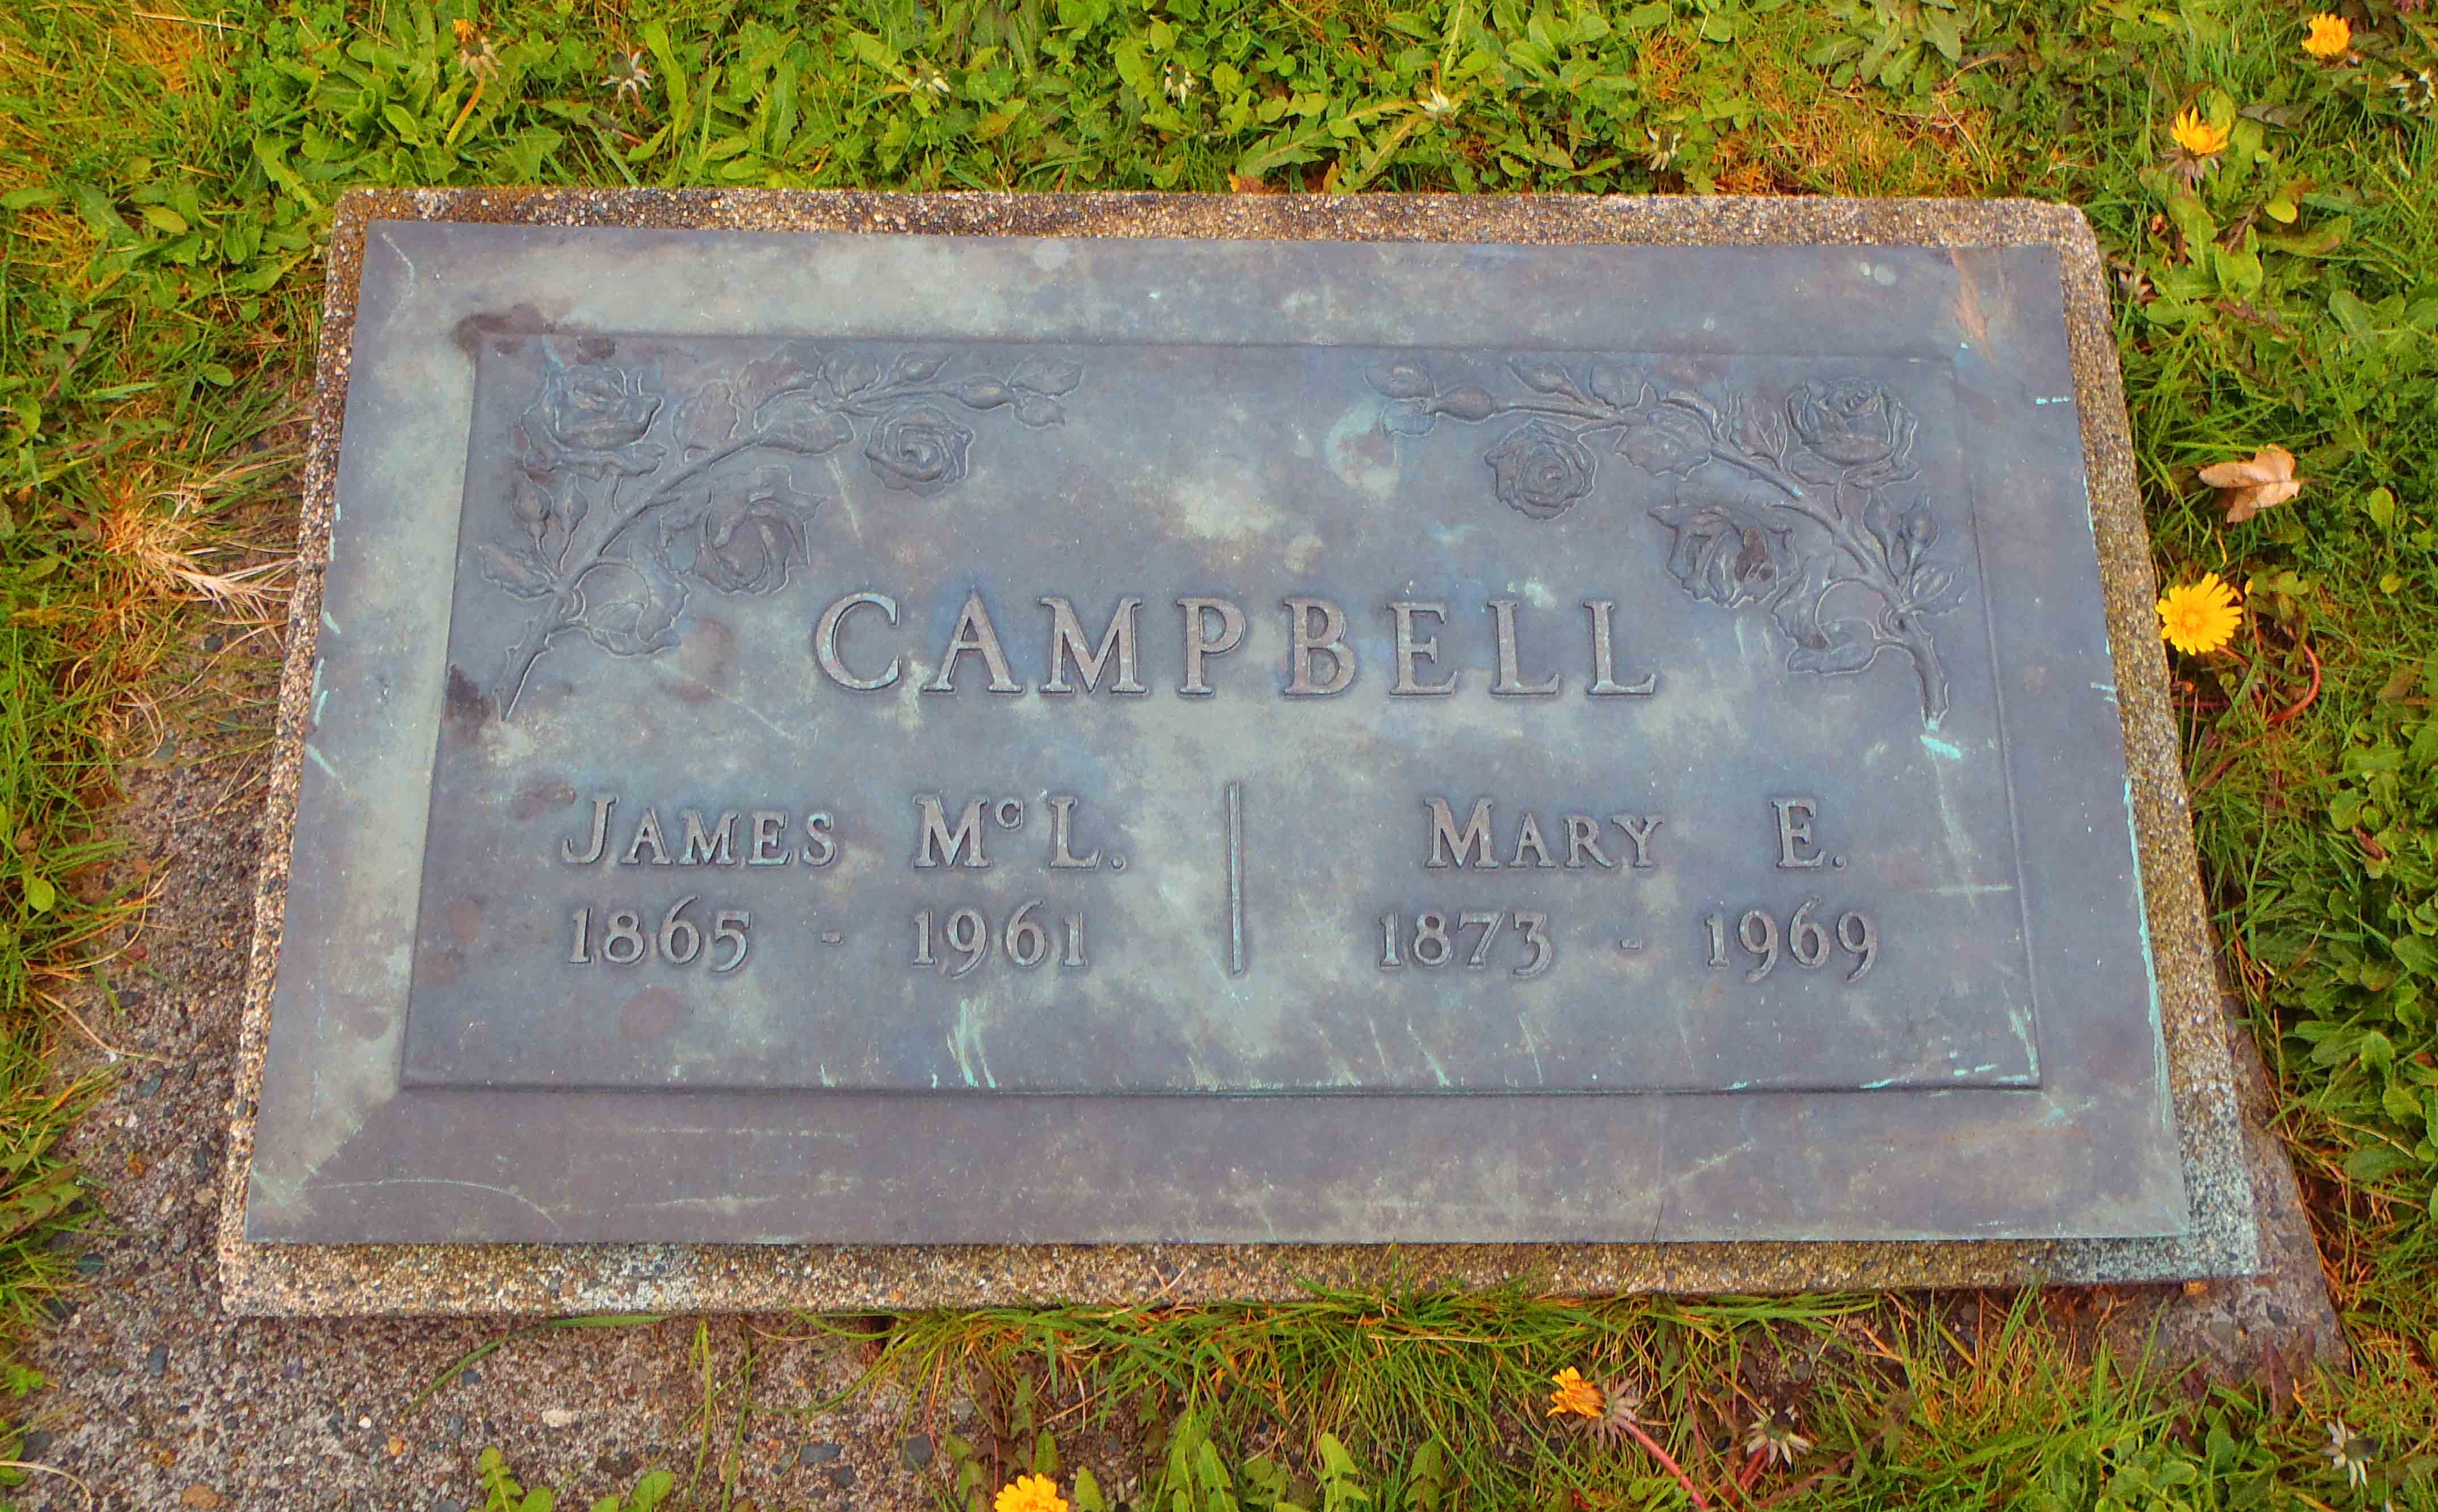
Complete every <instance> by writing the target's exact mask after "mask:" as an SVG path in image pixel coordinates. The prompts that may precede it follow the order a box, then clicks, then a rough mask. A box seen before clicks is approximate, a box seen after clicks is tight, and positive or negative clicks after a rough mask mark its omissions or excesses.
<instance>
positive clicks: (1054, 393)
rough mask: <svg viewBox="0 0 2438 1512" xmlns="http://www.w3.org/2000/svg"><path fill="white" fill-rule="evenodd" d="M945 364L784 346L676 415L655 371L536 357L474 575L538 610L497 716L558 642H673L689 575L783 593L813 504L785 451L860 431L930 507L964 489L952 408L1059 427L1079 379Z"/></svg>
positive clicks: (621, 652) (1046, 367)
mask: <svg viewBox="0 0 2438 1512" xmlns="http://www.w3.org/2000/svg"><path fill="white" fill-rule="evenodd" d="M952 360H953V359H952V358H951V357H949V356H947V355H945V354H936V353H915V352H909V353H903V354H900V355H898V356H897V357H895V358H894V359H892V360H891V361H890V362H889V364H888V366H887V368H886V369H885V370H884V369H883V367H882V365H881V362H880V360H878V359H876V358H874V356H872V355H871V354H869V353H867V352H864V351H861V350H858V349H856V348H843V349H840V350H837V351H830V352H823V351H820V350H817V349H812V348H809V347H806V346H804V344H803V343H790V344H788V345H786V346H783V347H781V348H779V349H778V350H776V351H774V352H772V353H771V354H770V355H769V356H768V357H766V358H763V359H761V360H757V361H751V362H747V363H745V364H743V365H742V366H741V367H739V368H738V369H737V370H735V371H734V372H733V374H730V375H727V376H724V377H719V378H712V379H709V380H707V381H705V382H703V383H702V384H700V385H698V387H696V388H695V389H694V390H693V391H692V392H691V393H690V394H689V395H687V396H686V397H685V398H684V400H683V402H681V403H677V404H672V403H671V402H670V400H671V395H670V393H669V392H668V390H667V388H666V386H665V385H664V384H663V383H662V378H661V374H660V367H659V364H658V363H657V362H655V363H650V364H645V365H621V364H617V363H613V362H609V361H593V362H583V363H577V364H571V363H568V362H565V361H563V360H560V358H559V356H558V353H557V351H556V349H555V348H554V347H552V346H550V345H545V346H544V347H543V348H542V361H543V373H542V383H541V390H540V392H539V394H538V395H536V396H535V397H534V399H533V402H532V403H531V404H530V405H529V406H528V407H527V408H526V410H525V411H524V413H522V415H521V416H520V417H519V419H518V420H517V421H516V422H515V423H514V425H513V426H512V427H511V429H510V442H511V448H512V457H513V460H514V462H515V464H516V468H515V473H514V476H513V478H512V481H511V485H510V494H509V500H508V516H509V520H508V523H509V526H510V527H511V528H510V529H509V530H507V531H506V532H505V533H503V534H502V535H500V536H496V537H495V538H493V539H491V540H487V541H485V542H483V543H482V544H481V546H480V547H479V549H478V550H479V554H480V555H481V557H482V560H483V571H484V575H485V576H486V577H488V578H489V579H490V580H491V581H492V582H493V583H494V584H496V585H498V586H499V587H500V588H502V589H505V590H506V591H507V592H509V593H511V594H513V595H515V596H516V597H519V598H522V599H529V600H533V601H536V602H537V605H538V607H537V608H536V610H535V613H534V616H533V618H532V619H531V620H530V621H529V622H527V624H526V625H525V629H524V632H523V634H522V635H521V636H520V637H519V638H518V641H517V643H516V644H515V645H513V646H511V647H510V648H509V650H508V653H507V659H506V665H505V668H504V670H503V673H502V675H501V677H500V681H499V683H498V684H497V686H496V687H495V689H494V690H493V694H492V699H493V704H494V706H495V707H496V708H497V709H498V711H499V713H500V717H501V718H502V719H503V720H504V719H506V718H508V717H509V716H510V715H511V714H513V713H514V712H516V707H517V703H518V700H519V699H521V697H522V696H523V694H524V689H525V684H526V683H527V681H528V680H530V679H531V677H532V676H533V670H534V666H535V664H536V663H538V662H539V660H540V659H541V658H542V655H543V653H545V652H546V651H548V650H549V649H550V647H551V644H552V642H555V641H556V640H557V639H558V638H559V637H560V636H563V635H565V634H567V633H569V632H570V631H581V632H583V634H584V635H585V636H586V637H588V638H589V639H590V640H592V642H593V643H594V644H596V645H598V646H600V647H601V649H603V650H604V651H607V652H609V654H610V655H612V656H648V655H651V654H653V653H655V652H659V651H662V650H666V649H667V648H668V647H670V646H672V645H675V644H676V643H677V639H678V637H677V620H678V616H679V614H680V613H681V612H682V611H683V609H684V608H685V604H686V597H687V588H686V582H685V579H686V577H687V576H689V575H691V576H692V577H693V578H694V579H696V580H698V581H699V582H700V583H702V584H703V585H704V586H706V587H708V588H710V589H713V590H715V591H716V592H721V593H775V592H777V591H779V590H780V589H784V588H786V586H787V579H788V575H789V573H790V572H791V571H792V570H793V569H794V567H795V566H796V565H797V564H798V563H804V564H807V565H809V563H810V560H811V557H810V548H809V546H808V545H807V541H806V534H805V526H806V522H807V521H808V520H809V519H810V518H811V516H812V513H813V511H814V510H815V509H816V508H818V507H819V505H820V503H821V501H820V500H818V499H813V498H809V497H806V496H804V495H802V494H799V493H798V492H797V491H796V489H795V484H794V480H793V478H792V476H791V475H790V473H789V472H788V470H787V467H786V466H785V463H784V458H785V457H786V456H799V457H812V456H821V455H823V454H825V453H827V452H831V451H835V450H837V449H838V448H840V447H843V446H846V445H848V444H850V443H851V442H853V441H854V440H855V439H856V437H857V434H858V432H860V433H861V434H862V435H863V437H864V445H863V458H864V462H865V464H866V466H868V467H869V468H870V469H871V471H872V473H873V475H874V477H876V478H878V479H879V480H880V482H881V484H882V486H883V487H885V488H887V489H890V490H892V491H893V492H902V493H907V494H910V495H912V496H913V497H915V498H917V499H928V498H931V497H933V496H934V495H937V494H940V493H942V492H945V490H947V489H949V488H952V487H954V486H955V485H956V484H958V483H962V482H963V481H964V477H965V470H966V449H967V448H968V447H970V446H971V445H972V443H973V440H974V432H973V431H971V430H970V429H969V428H967V427H966V426H964V425H963V424H961V423H960V422H958V421H957V420H956V419H954V418H953V417H952V412H953V409H955V408H962V409H964V410H970V411H977V412H979V411H986V410H1005V411H1006V412H1007V413H1010V414H1012V415H1013V416H1014V417H1015V418H1016V422H1017V423H1018V424H1020V425H1024V426H1027V427H1030V428H1033V429H1041V428H1044V427H1048V426H1054V425H1059V424H1062V423H1064V421H1065V419H1066V412H1065V410H1064V409H1063V407H1062V406H1061V405H1060V404H1059V402H1058V399H1059V396H1062V395H1065V394H1068V393H1069V392H1071V391H1072V390H1073V389H1074V388H1075V386H1076V385H1077V384H1078V383H1080V382H1081V381H1082V380H1083V369H1082V368H1081V367H1080V366H1078V365H1077V364H1076V363H1074V362H1071V361H1069V360H1065V359H1063V358H1055V357H1051V356H1049V355H1046V354H1035V355H1033V356H1031V357H1028V358H1026V359H1024V360H1022V361H1020V362H1019V363H1017V365H1016V368H1015V370H1014V371H1012V372H1011V373H1009V374H1008V375H1007V376H1005V377H1003V378H1002V377H997V376H993V375H990V374H986V373H977V374H972V375H968V376H966V377H963V378H954V379H951V378H947V377H945V373H946V370H947V368H948V366H949V365H950V363H951V361H952ZM755 451H760V452H764V453H767V454H769V455H771V456H772V457H774V458H777V459H780V460H779V461H778V462H777V464H776V465H772V464H771V463H768V462H765V463H763V464H761V465H758V466H754V467H753V468H752V470H751V472H750V474H749V473H748V472H747V471H746V469H745V468H744V467H743V466H733V467H732V466H726V465H727V464H729V463H730V462H731V461H732V460H733V459H736V458H739V457H743V456H745V455H746V454H747V453H750V452H755ZM647 519H648V520H651V521H654V522H655V523H656V524H657V525H658V530H657V532H655V533H652V534H651V536H649V538H648V539H642V540H639V539H638V536H637V535H636V534H635V533H634V531H633V527H634V526H636V525H637V524H639V523H641V522H643V521H645V520H647ZM681 548H685V549H690V555H688V556H686V557H685V559H684V560H683V562H682V564H680V559H679V553H680V549H681Z"/></svg>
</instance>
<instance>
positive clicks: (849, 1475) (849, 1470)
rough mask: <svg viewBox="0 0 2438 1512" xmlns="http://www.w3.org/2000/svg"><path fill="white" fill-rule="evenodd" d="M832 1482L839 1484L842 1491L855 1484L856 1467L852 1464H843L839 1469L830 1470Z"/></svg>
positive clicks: (832, 1483)
mask: <svg viewBox="0 0 2438 1512" xmlns="http://www.w3.org/2000/svg"><path fill="white" fill-rule="evenodd" d="M830 1484H831V1485H832V1486H837V1487H838V1488H839V1490H841V1491H843V1490H845V1489H846V1488H847V1487H849V1486H853V1485H854V1484H855V1467H854V1466H852V1465H841V1466H839V1468H837V1469H834V1470H832V1471H830Z"/></svg>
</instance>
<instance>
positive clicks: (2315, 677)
mask: <svg viewBox="0 0 2438 1512" xmlns="http://www.w3.org/2000/svg"><path fill="white" fill-rule="evenodd" d="M2299 644H2300V645H2301V646H2302V648H2303V655H2304V656H2306V657H2307V658H2309V659H2310V662H2311V686H2310V687H2308V688H2306V689H2305V690H2304V691H2303V696H2302V697H2300V698H2297V699H2295V700H2294V702H2293V703H2292V705H2290V706H2289V707H2288V708H2285V709H2282V710H2280V711H2278V712H2276V713H2273V714H2270V716H2269V722H2270V724H2272V725H2282V724H2284V723H2285V722H2286V721H2288V719H2291V718H2293V717H2294V716H2295V715H2296V714H2299V713H2301V712H2303V711H2304V710H2306V709H2308V708H2310V707H2311V700H2312V699H2314V698H2317V697H2318V696H2320V654H2319V653H2318V652H2317V651H2314V650H2312V649H2311V642H2308V641H2304V642H2299Z"/></svg>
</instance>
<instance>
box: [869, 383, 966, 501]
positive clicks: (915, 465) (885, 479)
mask: <svg viewBox="0 0 2438 1512" xmlns="http://www.w3.org/2000/svg"><path fill="white" fill-rule="evenodd" d="M973 439H974V433H973V432H972V431H968V430H967V429H965V428H964V427H963V426H961V425H959V424H957V422H955V421H954V420H951V419H949V418H948V417H947V415H945V414H944V413H941V412H940V411H939V410H937V409H935V408H933V407H932V406H930V405H927V404H918V405H914V406H912V407H911V408H909V409H904V410H899V411H896V412H895V413H892V414H888V415H885V416H883V417H882V418H881V419H879V420H878V421H876V422H874V425H873V427H872V434H871V436H870V437H869V438H868V439H866V440H865V442H864V444H863V456H864V460H865V461H866V462H869V463H871V464H872V470H873V472H874V475H876V476H877V477H878V478H879V479H880V481H881V482H882V483H886V484H887V485H888V486H890V487H891V488H894V489H900V490H903V491H905V492H907V493H910V494H912V495H913V496H914V497H915V498H917V499H928V498H930V497H931V496H932V495H933V494H936V493H939V492H940V491H942V490H943V489H945V488H947V487H949V486H951V485H953V484H955V483H961V482H963V479H964V476H965V448H967V447H968V446H971V445H972V444H973Z"/></svg>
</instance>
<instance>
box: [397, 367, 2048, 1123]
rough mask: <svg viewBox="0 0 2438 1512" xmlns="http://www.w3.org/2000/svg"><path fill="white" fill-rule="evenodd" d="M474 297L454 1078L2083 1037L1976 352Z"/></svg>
mask: <svg viewBox="0 0 2438 1512" xmlns="http://www.w3.org/2000/svg"><path fill="white" fill-rule="evenodd" d="M478 339H479V343H480V344H479V346H478V348H477V350H478V361H479V377H478V387H477V403H476V411H475V420H474V425H473V435H472V444H471V449H470V458H469V464H468V475H467V486H466V494H465V512H464V523H463V525H462V527H461V539H460V547H459V556H460V562H459V573H458V585H457V589H456V595H455V603H454V606H453V612H452V615H451V620H450V628H449V663H450V666H449V700H448V704H449V717H448V718H447V720H446V721H445V722H444V725H443V729H442V735H441V740H440V748H439V751H438V754H437V762H436V768H435V778H434V783H433V806H432V815H431V821H430V831H429V835H428V836H427V847H426V856H427V860H426V863H425V873H424V880H423V888H422V899H423V905H422V909H421V915H420V924H419V927H418V940H417V947H416V952H415V968H414V983H413V993H412V998H411V1011H410V1016H409V1031H408V1040H407V1058H406V1075H407V1079H408V1081H410V1082H411V1083H415V1084H426V1085H454V1084H471V1085H521V1084H549V1085H569V1084H574V1085H598V1086H662V1085H681V1086H682V1085H693V1086H730V1087H828V1088H871V1089H897V1090H922V1091H929V1090H947V1091H958V1092H967V1091H997V1092H1001V1093H1023V1092H1062V1091H1068V1092H1071V1091H1079V1090H1096V1091H1129V1092H1172V1093H1183V1092H1213V1091H1231V1092H1273V1093H1276V1092H1341V1091H1342V1092H1360V1091H1383V1090H1388V1091H1403V1092H1431V1091H1441V1090H1444V1091H1463V1092H1482V1091H1500V1090H1550V1089H1561V1090H1578V1091H1594V1090H1731V1089H1747V1088H1781V1089H1794V1088H1825V1089H1835V1088H1845V1089H1862V1088H1873V1089H1880V1088H1891V1087H1923V1086H1956V1085H1988V1086H2006V1085H2027V1084H2033V1083H2035V1082H2036V1081H2037V1080H2038V1076H2039V1067H2038V1064H2037V1056H2036V1050H2035V1046H2036V1043H2037V1042H2036V1036H2035V1033H2034V1007H2035V1005H2034V1001H2033V995H2032V991H2031V988H2032V972H2031V967H2030V962H2029V960H2028V958H2027V954H2026V942H2025V933H2024V922H2023V905H2022V900H2021V897H2020V895H2019V890H2018V888H2017V880H2018V879H2017V873H2016V856H2015V829H2016V826H2017V824H2018V823H2019V818H2018V817H2017V816H2015V815H2014V814H2013V813H2012V812H2011V810H2010V800H2009V795H2008V793H2007V791H2006V788H2005V782H2004V777H2003V772H2002V770H2001V767H2002V760H2001V758H2000V754H1999V751H1998V747H1997V744H1996V719H1995V714H1996V708H1995V703H1996V695H1995V690H1994V688H1993V685H1992V680H1991V675H1990V666H1991V659H1992V654H1993V653H1992V647H1991V643H1990V635H1991V630H1990V627H1989V625H1988V622H1987V619H1986V617H1985V616H1984V615H1983V614H1982V612H1981V607H1980V605H1979V604H1978V603H1977V601H1976V595H1975V579H1976V574H1977V571H1978V569H1977V564H1976V563H1975V561H1974V559H1973V554H1974V550H1975V544H1974V542H1975V536H1974V508H1975V505H1974V501H1973V500H1972V498H1971V496H1970V490H1969V489H1967V488H1966V487H1965V486H1964V485H1963V483H1962V481H1961V478H1960V475H1959V473H1958V470H1957V466H1956V463H1955V456H1954V453H1955V449H1956V446H1957V435H1956V430H1955V421H1954V415H1953V407H1952V397H1951V395H1950V379H1949V378H1948V376H1947V375H1946V374H1945V373H1944V372H1943V371H1942V369H1941V367H1940V366H1939V365H1938V364H1936V363H1934V362H1927V361H1920V360H1864V361H1853V360H1845V361H1841V360H1818V359H1801V360H1798V359H1768V360H1764V359H1753V358H1730V359H1716V358H1712V359H1690V358H1686V357H1682V356H1666V355H1656V354H1651V353H1639V352H1634V351H1599V352H1563V351H1562V352H1549V351H1499V350H1479V349H1454V350H1429V349H1374V350H1362V349H1344V348H1341V349H1331V350H1325V351H1313V350H1306V349H1296V348H1283V347H1259V346H1251V347H1245V346H1239V347H1227V348H1218V347H1202V346H1193V345H1188V344H1162V343H1140V344H1135V345H1111V344H1101V345H1095V346H1091V347H1069V346H1063V345H1056V344H1047V345H1009V344H997V345H959V344H956V343H908V342H890V343H882V342H871V341H858V340H839V341H827V342H820V341H804V340H795V341H780V342H773V341H769V340H753V339H750V338H733V339H719V338H713V339H705V338H689V339H685V340H675V339H665V338H660V337H656V336H654V335H652V334H650V333H647V332H646V333H635V332H620V331H582V332H569V331H564V330H556V331H549V332H541V331H535V332H519V331H515V330H512V329H505V328H490V329H485V330H483V331H482V332H481V333H480V335H479V338H478Z"/></svg>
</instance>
